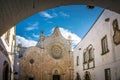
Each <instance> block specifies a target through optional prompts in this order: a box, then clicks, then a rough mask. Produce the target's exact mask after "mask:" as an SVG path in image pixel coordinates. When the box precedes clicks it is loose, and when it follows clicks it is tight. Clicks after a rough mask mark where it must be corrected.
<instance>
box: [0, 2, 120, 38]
mask: <svg viewBox="0 0 120 80" xmlns="http://www.w3.org/2000/svg"><path fill="white" fill-rule="evenodd" d="M119 3H120V0H0V36H1V35H2V34H3V33H4V32H5V31H7V30H8V29H9V28H11V27H12V26H14V25H15V24H17V23H18V22H20V21H21V20H23V19H25V18H27V17H29V16H31V15H33V14H35V13H37V12H39V11H43V10H46V9H50V8H54V7H58V6H65V5H75V4H76V5H77V4H83V5H92V6H100V7H103V8H105V9H110V10H112V11H115V12H117V13H120V10H119Z"/></svg>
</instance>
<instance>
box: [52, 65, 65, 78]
mask: <svg viewBox="0 0 120 80" xmlns="http://www.w3.org/2000/svg"><path fill="white" fill-rule="evenodd" d="M50 73H51V75H50V80H64V75H63V70H62V68H61V67H59V66H56V67H54V68H53V69H52V70H51V72H50Z"/></svg>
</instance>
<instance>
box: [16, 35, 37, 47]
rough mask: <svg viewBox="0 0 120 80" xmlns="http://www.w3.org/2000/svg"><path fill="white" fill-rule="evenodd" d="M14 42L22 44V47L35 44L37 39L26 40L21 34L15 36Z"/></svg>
mask: <svg viewBox="0 0 120 80" xmlns="http://www.w3.org/2000/svg"><path fill="white" fill-rule="evenodd" d="M16 44H17V45H18V44H22V46H24V47H30V46H35V45H36V44H37V41H34V40H28V39H26V38H24V37H21V36H18V35H17V36H16Z"/></svg>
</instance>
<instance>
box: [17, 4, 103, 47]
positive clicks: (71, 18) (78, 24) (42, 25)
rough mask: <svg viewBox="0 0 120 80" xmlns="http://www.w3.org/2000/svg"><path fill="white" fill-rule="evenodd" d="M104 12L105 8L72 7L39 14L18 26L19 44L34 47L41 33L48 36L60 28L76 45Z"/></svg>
mask: <svg viewBox="0 0 120 80" xmlns="http://www.w3.org/2000/svg"><path fill="white" fill-rule="evenodd" d="M102 11H103V8H100V7H95V8H93V9H88V8H87V7H86V6H85V5H71V6H61V7H56V8H52V9H49V10H46V11H42V12H38V13H36V14H34V15H32V16H30V17H28V18H26V19H24V20H23V21H21V22H19V23H18V24H17V25H16V26H17V27H16V34H17V43H21V44H23V46H26V47H29V46H34V45H35V44H36V42H37V41H38V40H39V34H40V31H44V33H45V36H48V35H50V34H51V33H52V32H53V29H54V27H56V26H58V27H60V30H61V32H62V33H64V34H66V35H64V37H66V38H67V36H68V35H71V36H72V39H73V43H74V45H76V44H77V43H78V42H79V41H80V40H81V39H82V38H83V37H84V35H85V34H86V33H87V32H88V30H89V29H90V27H91V26H92V25H93V24H94V22H95V21H96V20H97V18H98V17H99V15H100V14H101V12H102ZM21 27H22V28H21ZM25 42H26V43H25ZM27 42H28V43H27ZM30 42H31V43H30ZM29 44H30V45H29Z"/></svg>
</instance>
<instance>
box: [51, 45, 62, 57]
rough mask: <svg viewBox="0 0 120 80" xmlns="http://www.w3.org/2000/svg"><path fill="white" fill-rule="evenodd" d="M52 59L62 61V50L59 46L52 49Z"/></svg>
mask: <svg viewBox="0 0 120 80" xmlns="http://www.w3.org/2000/svg"><path fill="white" fill-rule="evenodd" d="M51 54H52V57H53V58H55V59H60V58H61V57H62V49H61V47H60V46H58V45H54V46H52V47H51Z"/></svg>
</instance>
